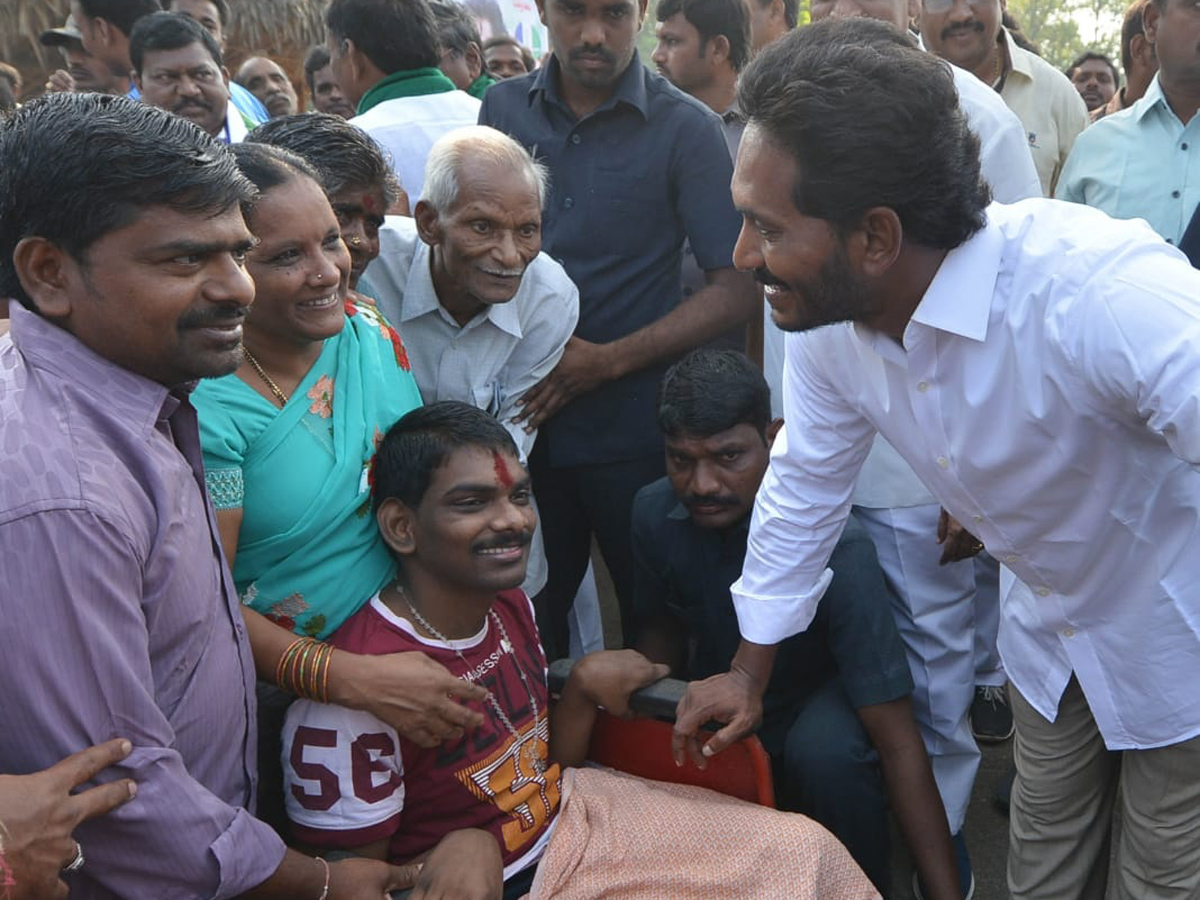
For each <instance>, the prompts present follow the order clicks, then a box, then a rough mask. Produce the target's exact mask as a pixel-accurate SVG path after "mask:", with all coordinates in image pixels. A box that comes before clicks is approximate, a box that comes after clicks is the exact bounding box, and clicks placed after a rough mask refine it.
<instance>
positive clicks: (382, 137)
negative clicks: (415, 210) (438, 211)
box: [350, 91, 479, 206]
mask: <svg viewBox="0 0 1200 900" xmlns="http://www.w3.org/2000/svg"><path fill="white" fill-rule="evenodd" d="M478 120H479V101H478V100H476V99H475V98H474V97H472V96H471V95H470V94H468V93H467V92H466V91H445V92H443V93H441V94H422V95H421V96H417V97H397V98H395V99H394V100H384V101H383V102H382V103H379V104H376V105H375V106H372V107H371V108H370V109H369V110H367V111H366V112H365V113H363V114H362V115H361V116H355V117H354V118H352V119H351V120H350V124H351V125H357V126H358V127H359V128H361V129H362V130H363V131H365V132H366V133H367V134H369V135H370V136H371V137H373V138H374V139H375V142H376V143H377V144H379V146H380V147H382V148H383V149H384V150H385V151H386V155H387V157H388V162H390V163H391V164H392V170H393V171H394V172H395V173H396V177H397V178H399V179H400V186H401V187H403V188H404V190H405V191H407V192H408V199H409V200H410V201H411V202H412V205H413V206H416V205H417V201H418V200H419V199H420V198H421V191H422V190H423V189H424V187H425V161H426V160H427V159H428V158H429V151H430V150H431V149H432V148H433V145H434V143H435V142H436V141H437V139H438V138H440V137H442V135H445V134H449V133H450V132H451V131H457V130H458V129H459V128H465V127H466V126H468V125H474V124H475V123H476V122H477V121H478Z"/></svg>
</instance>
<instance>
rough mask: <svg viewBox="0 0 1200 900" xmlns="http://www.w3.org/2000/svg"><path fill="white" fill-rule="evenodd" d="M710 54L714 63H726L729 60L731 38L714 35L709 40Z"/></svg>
mask: <svg viewBox="0 0 1200 900" xmlns="http://www.w3.org/2000/svg"><path fill="white" fill-rule="evenodd" d="M708 52H709V54H710V55H711V56H712V61H713V62H714V63H721V62H725V60H727V59H729V38H727V37H725V35H723V34H717V35H713V36H712V37H711V38H709V39H708Z"/></svg>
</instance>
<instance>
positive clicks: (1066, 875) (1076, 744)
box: [1008, 677, 1200, 900]
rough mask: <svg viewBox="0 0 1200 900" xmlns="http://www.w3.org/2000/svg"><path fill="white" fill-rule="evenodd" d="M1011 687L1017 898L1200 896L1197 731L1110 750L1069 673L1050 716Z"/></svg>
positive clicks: (1182, 899)
mask: <svg viewBox="0 0 1200 900" xmlns="http://www.w3.org/2000/svg"><path fill="white" fill-rule="evenodd" d="M1009 687H1010V692H1011V695H1012V709H1013V718H1014V720H1015V721H1016V726H1017V735H1016V741H1015V744H1014V747H1013V756H1014V758H1015V761H1016V764H1017V779H1016V782H1015V783H1014V784H1013V791H1012V803H1011V806H1010V814H1009V851H1008V888H1009V891H1010V893H1011V895H1012V897H1013V898H1014V900H1105V898H1106V897H1107V898H1108V900H1197V898H1200V737H1196V738H1192V739H1191V740H1187V741H1184V742H1182V743H1179V744H1173V745H1171V746H1168V747H1160V748H1157V749H1154V750H1125V751H1111V750H1107V749H1106V748H1105V746H1104V739H1103V738H1102V737H1101V736H1100V732H1099V730H1098V729H1097V728H1096V721H1095V719H1094V718H1093V717H1092V713H1091V710H1090V709H1089V708H1088V704H1087V700H1086V699H1085V698H1084V696H1083V691H1082V690H1080V688H1079V683H1078V682H1077V681H1076V680H1075V678H1074V677H1072V678H1071V681H1070V683H1069V684H1068V685H1067V689H1066V691H1064V692H1063V696H1062V699H1061V700H1060V701H1059V706H1058V718H1057V720H1056V721H1055V722H1054V723H1053V724H1051V723H1050V722H1047V721H1046V720H1045V719H1044V718H1043V717H1042V715H1041V714H1040V713H1039V712H1037V710H1035V709H1034V708H1033V707H1032V706H1030V705H1029V703H1028V702H1026V700H1025V698H1024V697H1022V696H1021V695H1020V692H1019V691H1017V690H1016V689H1014V688H1012V686H1011V685H1010V686H1009ZM1114 808H1115V809H1116V812H1117V814H1118V816H1119V819H1120V827H1119V828H1118V829H1117V832H1116V836H1115V840H1116V847H1115V852H1114V849H1113V846H1112V842H1113V840H1114V832H1113V813H1114Z"/></svg>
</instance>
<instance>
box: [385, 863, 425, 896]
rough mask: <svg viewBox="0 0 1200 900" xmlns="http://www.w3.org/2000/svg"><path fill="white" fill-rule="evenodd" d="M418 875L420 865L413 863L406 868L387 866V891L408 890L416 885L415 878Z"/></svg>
mask: <svg viewBox="0 0 1200 900" xmlns="http://www.w3.org/2000/svg"><path fill="white" fill-rule="evenodd" d="M420 874H421V864H420V863H413V864H412V865H407V866H388V881H387V889H388V890H389V891H402V890H405V889H406V888H410V887H412V886H413V885H415V884H416V883H417V877H418V876H419V875H420Z"/></svg>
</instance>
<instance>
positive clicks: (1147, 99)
mask: <svg viewBox="0 0 1200 900" xmlns="http://www.w3.org/2000/svg"><path fill="white" fill-rule="evenodd" d="M1158 106H1161V107H1162V108H1163V109H1165V110H1166V111H1167V112H1168V113H1170V114H1171V115H1172V116H1173V115H1175V111H1174V110H1173V109H1171V106H1170V104H1168V103H1167V98H1166V95H1164V94H1163V92H1162V85H1161V84H1159V83H1158V73H1157V72H1155V73H1154V78H1153V79H1151V81H1150V86H1149V87H1148V88H1146V93H1144V94H1142V96H1141V98H1140V99H1139V100H1138V101H1137V102H1136V103H1134V104H1133V107H1132V109H1133V112H1132V113H1130V115H1131V116H1133V117H1134V118H1135V119H1137V120H1138V121H1139V122H1140V121H1141V120H1142V119H1144V118H1145V117H1146V114H1147V113H1149V112H1150V110H1152V109H1154V108H1155V107H1158ZM1184 124H1186V123H1184Z"/></svg>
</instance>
